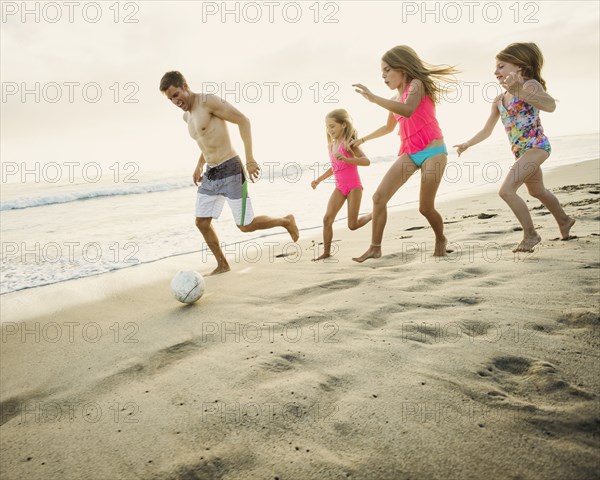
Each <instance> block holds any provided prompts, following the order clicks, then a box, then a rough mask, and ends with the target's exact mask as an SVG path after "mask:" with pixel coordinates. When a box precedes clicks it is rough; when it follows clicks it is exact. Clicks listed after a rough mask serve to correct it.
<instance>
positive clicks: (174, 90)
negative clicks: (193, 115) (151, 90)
mask: <svg viewBox="0 0 600 480" xmlns="http://www.w3.org/2000/svg"><path fill="white" fill-rule="evenodd" d="M165 95H166V96H167V98H168V99H169V100H170V101H171V102H172V103H173V105H175V106H177V107H179V108H181V109H182V110H183V111H184V112H189V111H190V108H191V106H192V95H191V92H190V89H189V88H188V86H187V85H186V84H183V88H181V87H176V86H174V85H171V86H170V87H169V88H167V90H166V92H165Z"/></svg>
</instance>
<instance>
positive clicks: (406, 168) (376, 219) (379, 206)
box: [352, 154, 418, 263]
mask: <svg viewBox="0 0 600 480" xmlns="http://www.w3.org/2000/svg"><path fill="white" fill-rule="evenodd" d="M416 170H418V168H417V166H416V165H415V164H414V163H413V161H412V160H411V159H410V157H409V156H408V155H407V154H403V155H402V156H400V157H399V158H398V160H396V161H395V162H394V164H393V165H392V166H391V167H390V169H389V170H388V171H387V173H386V174H385V176H384V177H383V180H381V183H380V184H379V187H377V191H376V192H375V194H374V195H373V223H372V224H371V225H372V226H371V228H372V231H371V232H372V233H371V246H370V247H369V249H368V250H367V251H366V252H365V253H363V254H362V255H361V256H360V257H357V258H353V259H352V260H354V261H355V262H359V263H362V262H364V261H365V260H367V259H369V258H379V257H381V240H382V238H383V230H384V229H385V224H386V222H387V203H388V202H389V200H390V198H392V197H393V196H394V194H395V193H396V192H397V191H398V189H399V188H400V187H401V186H402V185H404V183H406V181H407V180H408V179H409V178H410V176H411V175H412V174H413V173H415V171H416Z"/></svg>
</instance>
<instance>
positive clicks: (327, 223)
mask: <svg viewBox="0 0 600 480" xmlns="http://www.w3.org/2000/svg"><path fill="white" fill-rule="evenodd" d="M345 201H346V197H344V196H343V195H342V192H340V191H339V190H338V189H337V188H336V189H334V190H333V193H332V194H331V197H329V202H328V203H327V210H326V211H325V216H324V217H323V254H322V255H320V256H319V257H317V258H314V259H313V262H317V261H319V260H323V259H324V258H329V257H331V241H332V240H333V222H334V221H335V217H336V216H337V214H338V212H339V211H340V209H341V208H342V207H343V206H344V202H345Z"/></svg>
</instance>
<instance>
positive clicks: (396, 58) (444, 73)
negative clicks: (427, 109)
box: [381, 45, 458, 103]
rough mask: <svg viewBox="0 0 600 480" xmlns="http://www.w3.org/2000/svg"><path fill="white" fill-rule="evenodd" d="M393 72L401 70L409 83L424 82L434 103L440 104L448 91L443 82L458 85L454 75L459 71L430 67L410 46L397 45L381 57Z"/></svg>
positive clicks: (447, 66) (450, 67)
mask: <svg viewBox="0 0 600 480" xmlns="http://www.w3.org/2000/svg"><path fill="white" fill-rule="evenodd" d="M381 60H383V61H384V62H385V63H387V64H388V65H389V66H390V68H392V69H393V70H401V71H402V72H404V73H405V74H406V75H407V76H408V81H409V82H410V81H411V80H413V79H415V78H416V79H418V80H421V82H423V86H424V87H425V94H426V95H428V96H429V97H430V98H431V100H433V103H439V101H440V99H441V97H442V94H443V93H444V92H447V91H448V89H447V88H445V87H443V86H442V85H440V84H441V82H446V83H457V81H456V79H455V78H454V75H455V74H457V73H458V70H457V69H456V68H454V67H452V66H450V65H430V64H428V63H426V62H424V61H423V60H421V59H420V58H419V56H418V55H417V53H416V52H415V51H414V50H413V49H412V48H411V47H409V46H408V45H397V46H395V47H394V48H392V49H390V50H388V51H387V52H385V53H384V54H383V57H381Z"/></svg>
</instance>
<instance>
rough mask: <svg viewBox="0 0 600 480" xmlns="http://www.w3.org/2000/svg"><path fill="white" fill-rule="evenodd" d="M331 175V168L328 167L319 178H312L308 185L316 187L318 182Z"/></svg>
mask: <svg viewBox="0 0 600 480" xmlns="http://www.w3.org/2000/svg"><path fill="white" fill-rule="evenodd" d="M332 175H333V168H331V167H329V168H328V169H327V171H326V172H325V173H324V174H323V175H321V176H320V177H319V178H317V179H316V180H313V181H312V182H310V186H311V187H312V188H313V190H314V189H315V188H317V185H319V183H321V182H322V181H323V180H326V179H328V178H329V177H331V176H332Z"/></svg>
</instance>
